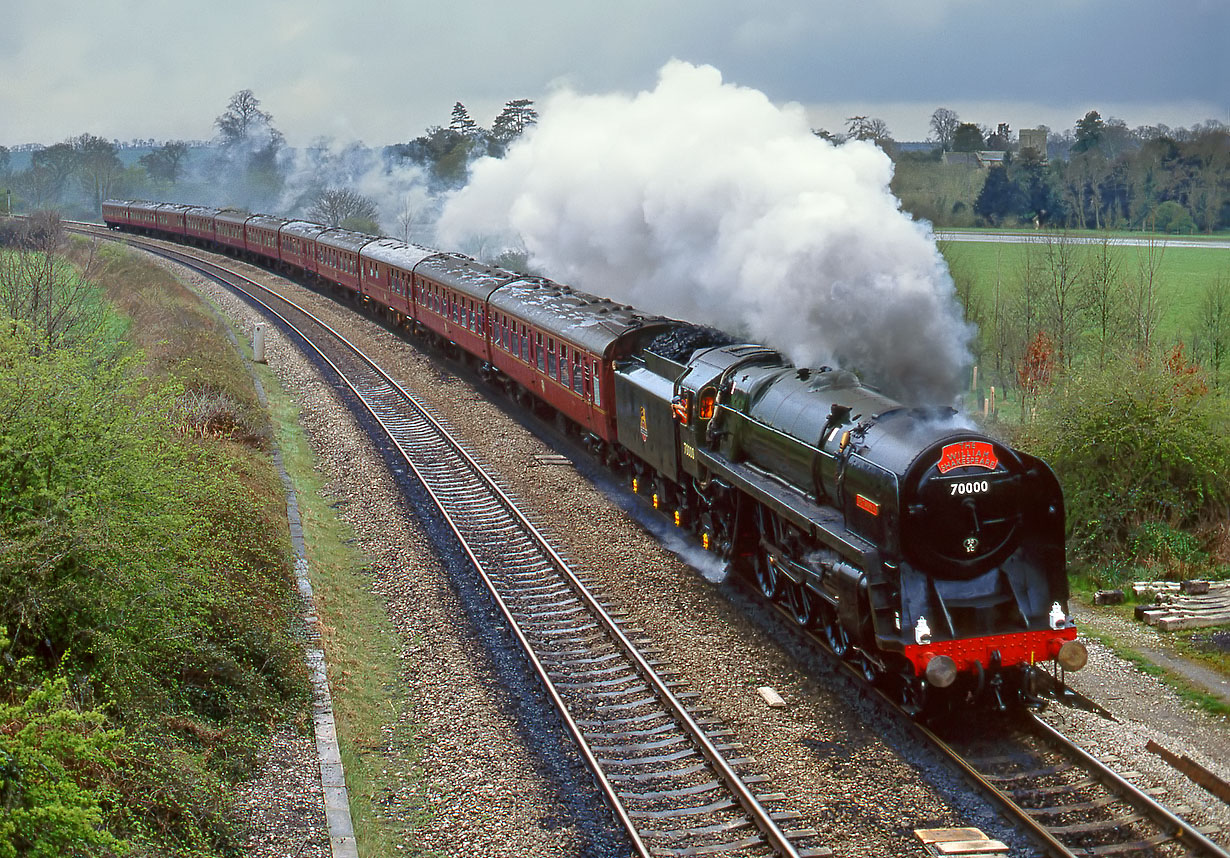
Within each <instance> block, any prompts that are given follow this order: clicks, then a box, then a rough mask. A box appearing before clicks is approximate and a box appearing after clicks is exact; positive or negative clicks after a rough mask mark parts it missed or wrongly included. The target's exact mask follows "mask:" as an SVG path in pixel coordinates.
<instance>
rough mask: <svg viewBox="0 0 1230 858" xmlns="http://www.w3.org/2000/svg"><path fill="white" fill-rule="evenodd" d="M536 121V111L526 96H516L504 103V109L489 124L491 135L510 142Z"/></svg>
mask: <svg viewBox="0 0 1230 858" xmlns="http://www.w3.org/2000/svg"><path fill="white" fill-rule="evenodd" d="M537 122H538V111H536V110H535V109H534V102H532V101H530V100H529V99H528V98H518V99H514V100H513V101H510V102H508V103H506V104H505V105H504V110H503V111H501V112H500V115H499V116H497V117H496V118H495V122H494V123H492V125H491V136H492V137H494V138H495V139H496V140H497V141H499V142H500V143H511V142H512V141H513V140H515V139H516V138H518V137H520V136H521V135H522V134H523V133H525V129H527V128H529V127H530V126H531V125H534V124H536V123H537Z"/></svg>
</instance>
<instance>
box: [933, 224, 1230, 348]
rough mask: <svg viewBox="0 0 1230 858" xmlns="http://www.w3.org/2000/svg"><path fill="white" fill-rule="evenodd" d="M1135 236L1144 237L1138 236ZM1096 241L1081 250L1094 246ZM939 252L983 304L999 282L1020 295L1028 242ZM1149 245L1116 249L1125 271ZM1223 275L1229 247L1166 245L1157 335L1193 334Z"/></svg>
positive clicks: (1129, 272) (1229, 264)
mask: <svg viewBox="0 0 1230 858" xmlns="http://www.w3.org/2000/svg"><path fill="white" fill-rule="evenodd" d="M1136 237H1139V235H1137V236H1136ZM1093 247H1094V246H1093V245H1089V246H1087V248H1082V249H1089V250H1092V249H1093ZM940 250H941V252H942V253H943V254H944V258H945V259H946V260H947V261H948V265H949V268H950V269H951V271H952V273H953V277H954V278H958V279H959V278H962V277H965V278H970V280H972V282H973V285H974V290H973V294H974V295H975V296H977V297H978V298H980V299H981V301H982V303H983V306H985V307H990V306H991V305H992V303H993V301H994V295H995V288H996V284H997V283H998V284H999V286H1000V288H1001V295H1012V294H1015V293H1016V291H1017V289H1018V284H1019V280H1020V271H1021V269H1022V266H1023V263H1024V260H1025V255H1026V253H1027V251H1028V245H1026V244H1023V243H1015V242H981V241H979V242H967V241H941V242H940ZM1143 250H1144V248H1137V247H1122V246H1120V247H1116V248H1115V249H1114V253H1115V254H1116V256H1117V257H1118V259H1119V264H1120V273H1121V275H1122V276H1123V277H1125V278H1134V277H1135V276H1136V272H1137V268H1138V259H1139V255H1140V253H1141V252H1142V251H1143ZM1218 277H1222V278H1225V279H1226V280H1230V250H1223V249H1219V248H1211V249H1204V248H1195V247H1166V249H1165V253H1164V255H1163V256H1162V262H1161V268H1160V270H1159V283H1160V285H1161V288H1160V295H1161V301H1162V316H1161V320H1160V323H1159V325H1158V336H1159V338H1160V341H1162V342H1171V341H1173V340H1176V339H1179V338H1184V339H1188V338H1189V333H1190V332H1191V331H1192V330H1193V329H1194V328H1195V327H1196V325H1197V320H1198V314H1199V310H1200V302H1201V299H1202V296H1203V294H1204V289H1205V287H1206V285H1207V284H1211V283H1213V282H1214V281H1215V280H1216V279H1217V278H1218Z"/></svg>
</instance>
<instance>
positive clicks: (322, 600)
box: [260, 368, 426, 858]
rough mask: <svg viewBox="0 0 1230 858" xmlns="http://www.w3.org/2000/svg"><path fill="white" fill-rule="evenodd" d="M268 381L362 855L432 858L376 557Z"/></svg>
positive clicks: (292, 406) (291, 407) (286, 400)
mask: <svg viewBox="0 0 1230 858" xmlns="http://www.w3.org/2000/svg"><path fill="white" fill-rule="evenodd" d="M260 372H261V375H262V381H263V384H264V387H265V389H266V391H268V392H269V402H270V411H271V413H272V416H273V422H274V426H275V427H276V428H275V434H276V438H277V443H278V447H279V448H280V449H281V450H282V459H283V463H284V465H285V467H286V471H287V473H288V474H289V475H290V477H291V480H292V481H293V483H294V485H295V492H296V495H297V496H298V501H299V512H300V515H301V517H302V519H303V527H304V539H305V543H306V546H307V553H308V564H309V567H310V569H311V579H312V589H313V594H314V596H315V601H316V609H317V613H318V614H319V616H320V621H321V628H322V637H323V639H324V645H325V649H326V655H327V658H328V665H329V682H330V686H331V690H332V692H333V707H334V717H335V719H336V721H337V726H338V740H339V744H340V746H341V753H342V765H343V767H344V769H345V771H346V785H347V788H348V790H349V793H350V810H351V814H352V817H353V822H354V826H355V833H356V837H357V839H358V843H359V852H360V854H361V855H363V856H364V858H392V856H395V855H398V856H404V855H406V854H423V853H420V852H409V853H408V852H407V851H406V850H408V849H409V850H413V848H414V845H415V844H414V840H413V832H414V829H415V827H416V826H417V825H418V824H419V822H420V821H422V820H423V819H424V818H425V816H424V814H425V813H426V811H424V810H423V809H422V807H421V805H417V804H416V805H414V806H413V808H412V809H411V810H410V812H409V815H408V816H407V811H406V807H407V801H406V794H407V793H408V792H409V793H412V794H415V795H417V794H419V792H420V791H419V789H418V786H419V779H420V777H421V775H420V773H419V770H418V768H417V759H418V753H419V746H420V743H419V739H418V734H417V732H416V729H415V726H414V723H413V721H412V720H411V718H410V717H409V714H410V708H411V707H410V704H409V701H408V699H407V693H406V688H405V684H404V682H403V681H402V679H401V666H400V658H399V655H398V652H397V650H396V646H395V641H396V640H397V635H396V633H395V632H394V631H393V629H392V628H391V625H390V623H389V618H388V614H387V612H386V609H385V606H384V604H383V602H382V600H381V599H380V597H379V596H378V595H376V593H375V592H374V591H373V589H372V586H371V576H370V574H369V572H368V560H367V558H366V557H364V556H363V554H362V553H361V552H360V551H359V550H358V549H357V548H356V547H355V546H354V544H353V543H354V542H355V535H354V533H353V531H352V530H351V529H350V527H349V526H348V525H347V524H346V523H345V522H343V521H341V520H340V519H339V518H338V516H337V514H336V512H335V510H334V503H333V502H332V501H331V500H330V497H331V495H330V492H329V490H328V488H327V486H326V485H325V482H324V479H323V478H322V476H321V474H320V471H319V470H318V469H317V467H316V457H315V455H314V454H313V452H312V449H311V447H310V446H309V445H308V441H307V438H306V437H305V436H304V433H303V430H302V428H301V426H300V424H299V413H298V405H297V403H296V402H294V401H293V400H292V399H290V397H289V396H287V395H286V394H285V393H284V392H283V391H282V390H281V389H280V388H279V387H278V382H277V379H276V378H275V377H274V376H273V374H272V373H271V372H270V371H269V370H268V369H265V368H261V369H260ZM393 814H396V815H393Z"/></svg>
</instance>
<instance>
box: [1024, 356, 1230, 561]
mask: <svg viewBox="0 0 1230 858" xmlns="http://www.w3.org/2000/svg"><path fill="white" fill-rule="evenodd" d="M1174 357H1175V353H1172V354H1171V356H1170V358H1169V359H1168V360H1167V361H1156V360H1155V361H1141V360H1136V359H1123V360H1117V361H1113V362H1112V363H1111V364H1110V365H1108V366H1106V367H1105V368H1102V369H1096V368H1085V369H1081V370H1077V371H1075V372H1074V373H1072V374H1070V375H1068V376H1066V377H1064V378H1062V379H1060V380H1059V382H1058V383H1057V384H1056V385H1055V386H1054V388H1053V389H1052V391H1051V392H1050V394H1049V395H1045V396H1043V398H1042V399H1041V400H1040V402H1039V408H1038V414H1037V419H1036V420H1035V421H1034V422H1033V423H1032V424H1030V425H1029V426H1027V427H1026V428H1025V429H1024V430H1023V435H1022V437H1021V438H1020V439H1019V443H1020V444H1021V446H1022V447H1024V448H1025V449H1027V450H1029V451H1030V452H1032V453H1034V454H1036V455H1038V456H1040V457H1042V458H1043V459H1045V460H1046V461H1048V462H1049V463H1050V464H1051V466H1052V467H1053V468H1054V469H1055V472H1056V474H1057V475H1058V477H1059V480H1060V482H1061V483H1062V484H1063V488H1064V496H1065V503H1066V506H1067V521H1068V531H1069V537H1070V539H1069V547H1070V549H1071V552H1072V556H1073V559H1074V560H1076V561H1077V562H1078V563H1086V564H1097V563H1104V562H1140V561H1142V560H1143V561H1145V562H1153V563H1156V564H1158V565H1160V566H1162V567H1163V568H1164V569H1165V570H1166V571H1169V572H1172V573H1173V572H1176V571H1179V569H1178V567H1179V566H1180V565H1181V564H1189V563H1193V562H1201V561H1202V560H1203V557H1204V552H1206V551H1207V550H1208V549H1209V548H1210V547H1211V543H1212V541H1213V539H1214V534H1215V532H1216V526H1217V524H1218V523H1219V522H1221V521H1224V520H1225V517H1226V514H1227V510H1228V506H1230V434H1228V432H1227V428H1228V426H1227V423H1228V420H1230V417H1228V415H1230V409H1228V408H1227V403H1226V401H1225V399H1224V398H1223V397H1221V396H1219V395H1217V394H1216V393H1210V392H1208V390H1207V389H1206V388H1205V387H1204V385H1202V384H1199V383H1197V380H1196V376H1195V375H1193V373H1192V372H1191V371H1190V370H1191V369H1192V368H1191V367H1190V366H1189V365H1187V364H1186V363H1185V362H1183V361H1176V360H1175V359H1174ZM1137 555H1145V556H1143V557H1138V556H1137Z"/></svg>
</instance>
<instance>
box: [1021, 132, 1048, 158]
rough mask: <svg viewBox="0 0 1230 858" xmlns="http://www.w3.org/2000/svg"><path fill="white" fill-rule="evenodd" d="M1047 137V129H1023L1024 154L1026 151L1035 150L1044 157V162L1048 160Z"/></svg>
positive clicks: (1022, 143) (1022, 148)
mask: <svg viewBox="0 0 1230 858" xmlns="http://www.w3.org/2000/svg"><path fill="white" fill-rule="evenodd" d="M1046 135H1047V130H1046V129H1045V128H1022V129H1021V144H1020V149H1021V151H1022V152H1024V151H1025V150H1026V149H1033V150H1034V151H1035V152H1037V153H1038V154H1039V155H1041V156H1042V160H1043V161H1045V160H1046Z"/></svg>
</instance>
